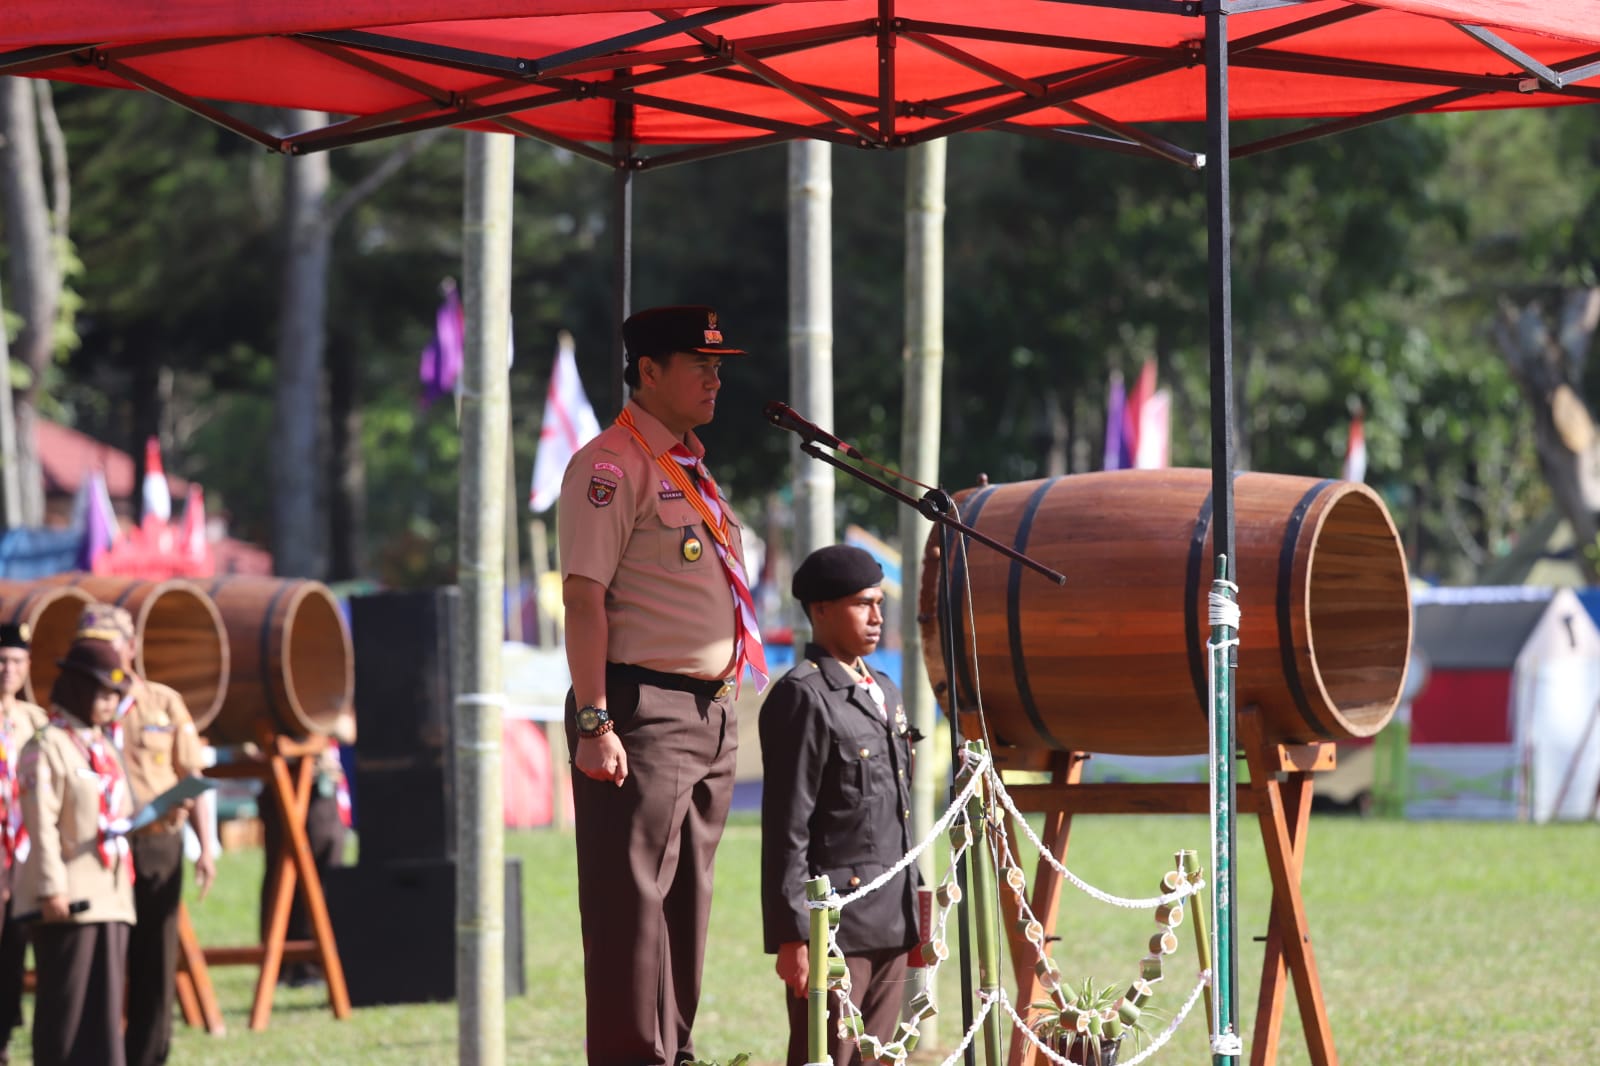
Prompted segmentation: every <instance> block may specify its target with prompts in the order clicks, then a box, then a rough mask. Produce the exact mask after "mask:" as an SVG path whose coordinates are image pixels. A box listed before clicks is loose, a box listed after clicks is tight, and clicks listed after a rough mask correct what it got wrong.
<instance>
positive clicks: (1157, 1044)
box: [999, 970, 1211, 1066]
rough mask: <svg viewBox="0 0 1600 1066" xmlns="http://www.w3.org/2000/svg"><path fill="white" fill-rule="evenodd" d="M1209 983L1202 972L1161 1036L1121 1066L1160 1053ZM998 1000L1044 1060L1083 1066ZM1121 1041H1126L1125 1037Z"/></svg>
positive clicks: (1136, 1064) (1007, 1002)
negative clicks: (1045, 1042)
mask: <svg viewBox="0 0 1600 1066" xmlns="http://www.w3.org/2000/svg"><path fill="white" fill-rule="evenodd" d="M1210 983H1211V971H1210V970H1202V971H1201V973H1200V979H1199V980H1198V981H1196V982H1195V986H1194V988H1193V989H1192V990H1191V991H1190V992H1189V998H1188V999H1187V1000H1185V1001H1184V1004H1183V1008H1182V1009H1181V1010H1179V1011H1178V1013H1177V1014H1175V1015H1174V1016H1173V1018H1172V1021H1171V1022H1169V1023H1167V1027H1166V1028H1165V1029H1164V1030H1162V1032H1161V1035H1160V1036H1158V1037H1156V1038H1155V1039H1154V1040H1152V1041H1150V1043H1149V1044H1148V1045H1146V1046H1145V1049H1144V1050H1143V1051H1141V1052H1139V1054H1137V1055H1135V1056H1134V1057H1133V1058H1131V1059H1129V1060H1128V1061H1127V1062H1126V1063H1124V1064H1123V1066H1139V1063H1141V1062H1144V1061H1145V1060H1146V1059H1148V1058H1149V1057H1150V1056H1152V1055H1154V1054H1155V1053H1156V1052H1158V1051H1160V1050H1161V1049H1162V1048H1163V1047H1164V1046H1165V1045H1166V1043H1167V1041H1169V1040H1171V1039H1172V1035H1173V1034H1174V1033H1176V1032H1177V1031H1178V1026H1180V1025H1182V1024H1183V1020H1184V1019H1185V1018H1187V1017H1188V1016H1189V1012H1190V1011H1191V1010H1193V1009H1194V1005H1195V1003H1196V1002H1197V1001H1198V1000H1199V999H1200V993H1201V992H1203V991H1204V990H1205V987H1206V985H1208V984H1210ZM999 998H1000V1002H1001V1005H1002V1006H1003V1007H1005V1009H1006V1013H1007V1014H1009V1015H1011V1021H1012V1024H1014V1025H1015V1026H1016V1027H1017V1029H1019V1030H1020V1031H1021V1032H1022V1034H1023V1035H1024V1036H1026V1037H1027V1038H1028V1039H1029V1040H1030V1041H1032V1043H1033V1046H1034V1047H1036V1048H1038V1049H1039V1050H1040V1051H1042V1052H1044V1055H1045V1057H1046V1058H1048V1059H1049V1060H1050V1061H1051V1062H1054V1063H1057V1066H1083V1064H1082V1063H1079V1062H1075V1061H1074V1060H1072V1059H1069V1058H1067V1057H1065V1056H1063V1055H1061V1054H1059V1053H1058V1052H1055V1051H1052V1050H1051V1049H1050V1048H1048V1047H1046V1046H1045V1044H1044V1042H1043V1041H1042V1040H1040V1039H1039V1034H1038V1033H1036V1032H1034V1031H1033V1027H1032V1026H1030V1025H1029V1024H1028V1023H1027V1022H1025V1021H1023V1019H1022V1016H1021V1015H1020V1014H1018V1013H1017V1011H1016V1008H1015V1007H1013V1006H1012V1005H1011V1001H1010V1000H1008V999H1006V998H1005V996H1003V995H1002V996H1000V997H999ZM1123 1039H1126V1037H1124V1038H1123Z"/></svg>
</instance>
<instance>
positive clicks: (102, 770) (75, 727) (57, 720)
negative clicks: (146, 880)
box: [50, 712, 133, 884]
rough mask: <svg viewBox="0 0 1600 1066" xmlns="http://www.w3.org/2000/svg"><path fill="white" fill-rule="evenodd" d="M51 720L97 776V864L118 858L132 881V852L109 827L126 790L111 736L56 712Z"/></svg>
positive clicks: (119, 835)
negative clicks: (98, 808) (98, 801)
mask: <svg viewBox="0 0 1600 1066" xmlns="http://www.w3.org/2000/svg"><path fill="white" fill-rule="evenodd" d="M50 724H51V725H53V726H55V727H56V728H57V729H61V730H63V731H65V732H66V734H67V736H69V737H71V738H72V743H73V744H74V745H75V746H76V747H77V749H78V752H79V753H80V754H81V755H82V756H83V757H84V758H85V759H87V760H88V761H89V769H91V770H93V771H94V772H95V775H96V776H97V777H98V778H99V779H100V788H99V793H100V814H99V817H98V818H97V819H96V824H97V827H98V829H99V831H100V832H99V838H98V840H97V841H96V850H97V851H99V853H100V865H101V866H104V867H105V868H106V869H108V870H109V869H111V868H112V866H113V865H114V864H115V863H116V862H117V860H118V859H119V858H120V859H121V860H122V865H123V869H124V870H125V871H126V872H127V874H128V881H129V883H130V884H131V883H132V882H133V852H132V851H131V850H129V848H128V838H127V837H126V836H124V835H123V834H121V833H113V832H112V831H111V827H112V821H113V819H114V818H115V817H116V815H115V812H116V811H119V810H121V809H122V806H123V797H125V796H126V795H127V792H128V780H127V778H126V777H125V776H124V775H123V773H122V760H121V759H119V758H118V757H117V753H116V751H115V750H113V749H112V747H111V740H110V738H109V737H106V736H103V735H102V734H101V732H100V730H98V729H94V728H91V727H87V726H84V725H82V724H80V723H78V722H75V721H73V720H72V719H70V718H68V717H67V716H66V715H64V714H60V713H59V712H58V713H54V714H52V715H51V716H50Z"/></svg>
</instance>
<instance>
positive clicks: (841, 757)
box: [834, 736, 887, 802]
mask: <svg viewBox="0 0 1600 1066" xmlns="http://www.w3.org/2000/svg"><path fill="white" fill-rule="evenodd" d="M834 751H835V754H836V757H837V760H838V765H839V793H840V795H841V797H842V798H843V799H845V800H846V801H849V802H855V801H859V800H863V799H866V798H867V797H869V796H871V795H872V794H873V793H874V792H875V791H877V783H876V782H875V780H874V779H875V778H876V777H877V776H878V770H879V764H880V763H882V762H883V761H884V759H885V757H886V756H887V752H885V751H884V746H883V741H882V739H881V738H878V737H868V736H861V737H842V738H840V739H838V740H836V741H835V742H834Z"/></svg>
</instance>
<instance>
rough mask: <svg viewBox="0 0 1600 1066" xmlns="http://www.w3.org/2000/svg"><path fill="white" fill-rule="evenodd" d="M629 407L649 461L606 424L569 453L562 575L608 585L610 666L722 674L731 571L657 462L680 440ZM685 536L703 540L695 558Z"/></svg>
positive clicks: (737, 549)
mask: <svg viewBox="0 0 1600 1066" xmlns="http://www.w3.org/2000/svg"><path fill="white" fill-rule="evenodd" d="M628 409H629V410H630V411H632V412H633V417H634V420H635V425H636V426H637V427H638V429H639V432H640V433H641V434H642V435H643V436H644V438H645V440H646V441H647V442H648V443H649V445H650V447H651V449H652V450H653V452H654V454H653V455H646V454H645V453H644V449H643V448H641V447H639V442H638V441H636V440H635V439H634V437H633V434H631V433H629V432H628V431H627V430H626V429H624V428H622V427H621V426H617V425H612V426H610V427H608V428H607V429H606V430H605V431H604V432H602V433H601V434H600V435H599V436H598V437H596V438H595V439H594V440H592V441H590V442H589V443H588V444H586V445H584V447H583V448H582V449H581V450H580V451H579V452H578V454H577V455H575V456H573V459H572V462H571V463H569V464H568V465H567V473H566V477H565V479H564V480H563V481H562V483H561V504H560V515H559V526H560V537H561V576H562V578H563V579H566V578H568V577H571V576H573V575H574V574H576V575H577V576H579V577H587V578H590V579H592V580H594V581H598V582H599V583H600V584H602V585H604V586H606V623H607V626H608V632H609V637H608V641H607V645H606V658H607V659H609V660H610V661H611V662H616V663H633V664H635V665H638V666H646V667H649V668H650V669H652V670H664V671H667V672H669V673H674V674H686V675H688V676H691V677H701V678H721V677H728V676H729V675H731V674H732V673H733V668H734V665H735V661H734V646H735V645H734V637H735V633H736V628H735V627H736V625H737V623H736V621H735V617H734V605H733V591H732V589H731V588H730V587H729V585H728V575H727V571H726V570H724V568H723V566H722V563H721V561H720V560H719V559H718V556H717V547H716V543H715V542H714V541H713V540H712V537H711V533H710V531H709V530H707V529H706V528H705V524H704V523H703V522H702V521H701V519H700V514H699V512H698V511H696V510H695V509H694V505H693V504H691V503H689V501H687V500H685V499H684V498H683V494H682V493H681V492H678V491H677V490H676V489H674V488H673V485H672V482H670V481H668V480H666V476H665V472H664V471H662V470H661V468H660V467H659V466H657V465H656V461H655V455H660V454H662V453H664V452H666V451H667V450H669V449H670V448H671V447H672V446H673V445H674V444H677V443H679V442H678V441H677V440H676V439H675V438H674V437H673V435H672V433H671V432H670V431H669V430H668V429H667V427H665V426H663V425H662V424H661V422H660V421H659V420H658V419H657V418H656V417H655V416H654V415H651V414H650V413H649V412H647V411H645V409H644V408H642V407H640V406H639V405H638V404H637V403H631V402H630V403H629V404H628ZM686 444H687V446H688V448H689V450H690V451H691V452H693V453H694V454H695V455H696V456H704V455H705V448H704V446H702V445H701V443H700V441H699V438H697V437H696V436H695V435H694V434H693V433H690V434H689V436H688V440H687V442H686ZM722 513H723V514H724V515H726V516H727V519H728V535H729V539H730V541H731V542H732V545H733V551H734V553H735V555H736V556H737V558H738V559H739V564H740V566H743V565H744V540H743V537H742V535H741V533H742V531H741V530H740V528H739V523H738V519H736V518H735V517H734V515H733V509H732V508H731V507H729V506H728V504H727V503H726V502H724V503H723V505H722ZM690 538H693V539H695V540H698V541H699V542H700V551H699V552H698V558H694V559H691V558H690V556H692V555H695V554H696V553H695V552H693V551H692V550H691V551H688V552H686V551H685V550H684V545H685V542H686V541H688V540H689V539H690Z"/></svg>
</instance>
